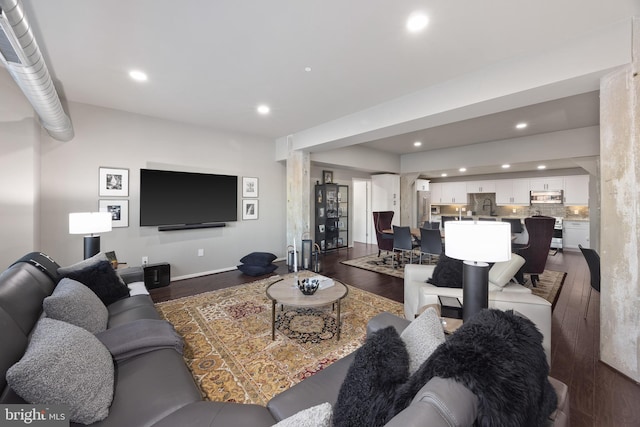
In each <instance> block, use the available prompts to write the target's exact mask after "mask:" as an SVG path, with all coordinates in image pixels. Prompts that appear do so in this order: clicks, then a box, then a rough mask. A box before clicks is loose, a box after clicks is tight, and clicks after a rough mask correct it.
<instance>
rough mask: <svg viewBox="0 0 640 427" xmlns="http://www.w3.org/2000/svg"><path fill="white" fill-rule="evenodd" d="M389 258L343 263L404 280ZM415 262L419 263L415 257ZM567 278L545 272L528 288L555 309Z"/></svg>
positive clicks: (401, 273)
mask: <svg viewBox="0 0 640 427" xmlns="http://www.w3.org/2000/svg"><path fill="white" fill-rule="evenodd" d="M389 256H390V255H389ZM389 256H385V254H382V256H381V257H378V255H377V254H372V255H367V256H364V257H360V258H355V259H350V260H347V261H342V263H343V264H345V265H350V266H352V267H358V268H362V269H364V270H369V271H375V272H377V273H382V274H388V275H389V276H394V277H400V278H403V277H404V266H401V267H397V268H395V269H394V268H392V266H391V258H389ZM414 262H417V261H416V259H415V257H414ZM423 264H424V258H423ZM566 276H567V273H564V272H561V271H552V270H545V271H544V273H542V274H541V275H540V282H538V283H536V287H535V288H532V287H531V281H530V280H527V283H526V286H528V287H529V288H530V289H531V292H532V293H533V294H534V295H538V296H539V297H542V298H544V299H546V300H547V301H549V302H550V303H551V304H552V306H553V307H555V304H556V301H557V300H558V295H560V289H562V285H563V284H564V279H565V277H566ZM525 278H527V279H528V275H525Z"/></svg>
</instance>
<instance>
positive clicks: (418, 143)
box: [413, 141, 422, 147]
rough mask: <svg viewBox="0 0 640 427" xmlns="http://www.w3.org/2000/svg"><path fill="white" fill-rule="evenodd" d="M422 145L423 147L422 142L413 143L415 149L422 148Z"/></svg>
mask: <svg viewBox="0 0 640 427" xmlns="http://www.w3.org/2000/svg"><path fill="white" fill-rule="evenodd" d="M421 145H422V142H421V141H416V142H414V143H413V146H414V147H420V146H421Z"/></svg>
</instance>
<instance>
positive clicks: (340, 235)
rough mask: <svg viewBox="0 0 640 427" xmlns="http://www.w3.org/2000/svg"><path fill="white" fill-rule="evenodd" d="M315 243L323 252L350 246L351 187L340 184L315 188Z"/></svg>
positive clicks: (322, 185)
mask: <svg viewBox="0 0 640 427" xmlns="http://www.w3.org/2000/svg"><path fill="white" fill-rule="evenodd" d="M314 198H315V206H316V207H315V219H316V230H315V241H316V243H317V244H318V245H319V246H320V250H321V251H322V252H326V251H331V250H334V249H339V248H346V247H347V245H348V244H349V187H348V186H346V185H338V184H318V185H316V186H315V193H314Z"/></svg>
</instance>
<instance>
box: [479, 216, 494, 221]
mask: <svg viewBox="0 0 640 427" xmlns="http://www.w3.org/2000/svg"><path fill="white" fill-rule="evenodd" d="M495 220H496V219H495V218H482V217H480V218H478V221H495Z"/></svg>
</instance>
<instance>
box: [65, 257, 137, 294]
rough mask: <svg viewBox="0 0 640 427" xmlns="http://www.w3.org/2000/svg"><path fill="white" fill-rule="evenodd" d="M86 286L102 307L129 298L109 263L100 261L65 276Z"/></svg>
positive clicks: (125, 287)
mask: <svg viewBox="0 0 640 427" xmlns="http://www.w3.org/2000/svg"><path fill="white" fill-rule="evenodd" d="M65 277H68V278H70V279H73V280H76V281H78V282H80V283H82V284H83V285H85V286H87V287H88V288H89V289H91V290H92V291H93V292H95V294H96V295H98V298H100V301H102V303H103V304H104V305H109V304H111V303H112V302H114V301H117V300H119V299H121V298H125V297H128V296H129V288H128V287H127V285H125V284H124V283H123V282H122V280H120V277H118V274H117V273H116V271H115V270H114V269H113V267H112V266H111V263H110V262H109V261H100V262H98V263H96V264H94V265H90V266H89V267H86V268H83V269H81V270H78V271H73V272H69V273H67V274H66V275H65Z"/></svg>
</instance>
